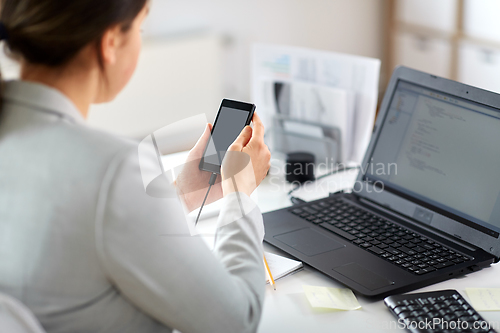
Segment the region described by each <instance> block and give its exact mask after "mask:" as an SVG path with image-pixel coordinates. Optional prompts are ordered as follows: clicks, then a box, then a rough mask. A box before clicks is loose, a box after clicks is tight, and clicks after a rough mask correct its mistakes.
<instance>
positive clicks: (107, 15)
mask: <svg viewBox="0 0 500 333" xmlns="http://www.w3.org/2000/svg"><path fill="white" fill-rule="evenodd" d="M147 1H148V0H1V2H0V3H1V7H0V8H1V13H0V22H1V23H2V24H3V26H4V28H5V32H6V34H7V36H8V37H7V39H6V41H5V42H6V52H7V54H9V55H10V56H13V57H14V58H21V59H23V60H25V61H27V62H28V63H31V64H39V65H46V66H50V67H59V66H62V65H64V64H66V63H67V62H69V61H70V60H71V59H72V58H73V57H74V56H76V54H77V53H78V52H79V51H80V50H82V49H83V48H84V47H85V46H86V45H88V44H89V43H96V47H97V50H100V42H101V40H102V37H103V35H104V33H105V32H106V30H107V29H109V28H110V27H112V26H116V25H121V28H122V30H123V31H124V32H125V31H127V30H128V29H130V27H131V25H132V22H133V21H134V19H135V18H136V17H137V15H138V14H139V13H140V12H141V10H142V9H143V8H144V6H145V5H146V3H147ZM97 56H98V60H99V64H100V65H101V66H102V58H101V53H100V52H98V55H97Z"/></svg>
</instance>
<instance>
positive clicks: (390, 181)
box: [355, 67, 500, 257]
mask: <svg viewBox="0 0 500 333" xmlns="http://www.w3.org/2000/svg"><path fill="white" fill-rule="evenodd" d="M355 192H356V193H357V194H358V195H360V196H362V197H365V198H367V199H369V200H372V201H375V202H377V203H378V204H381V205H384V206H386V207H388V208H389V209H392V210H395V211H397V212H399V213H402V214H404V215H406V216H408V217H411V218H412V219H413V220H416V221H418V222H419V223H423V224H426V225H430V226H432V227H434V228H437V229H439V230H441V231H443V232H446V233H447V234H449V235H452V236H454V237H456V238H458V239H461V240H464V241H466V242H469V243H471V244H474V245H476V246H478V247H481V248H483V249H484V250H486V251H488V252H490V253H492V254H494V255H495V256H497V257H498V256H500V247H499V240H498V238H499V236H500V95H498V94H495V93H492V92H488V91H484V90H481V89H478V88H474V87H470V86H467V85H463V84H460V83H458V82H454V81H450V80H446V79H443V78H438V77H436V76H432V75H429V74H425V73H422V72H418V71H415V70H411V69H408V68H405V67H399V68H398V69H396V70H395V72H394V74H393V77H392V78H391V82H390V84H389V87H388V89H387V91H386V94H385V97H384V101H383V103H382V106H381V110H380V114H379V117H378V118H377V123H376V127H375V130H374V134H373V136H372V140H371V142H370V145H369V148H368V150H367V153H366V155H365V159H364V161H363V164H362V170H361V172H360V174H359V177H358V180H357V182H356V185H355Z"/></svg>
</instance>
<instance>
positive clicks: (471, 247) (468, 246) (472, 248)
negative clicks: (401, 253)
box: [357, 196, 480, 251]
mask: <svg viewBox="0 0 500 333" xmlns="http://www.w3.org/2000/svg"><path fill="white" fill-rule="evenodd" d="M357 198H358V199H359V201H361V202H362V203H364V204H366V205H369V206H370V207H373V208H375V209H378V210H380V211H383V212H384V213H386V214H389V215H392V216H394V217H395V218H398V219H400V220H403V221H405V222H407V223H409V224H411V225H414V226H417V227H419V228H421V229H425V230H427V231H429V232H431V233H435V234H438V235H439V236H440V237H442V238H445V239H446V240H449V241H450V242H453V243H455V244H457V245H459V246H462V247H465V248H466V249H468V250H470V251H476V250H478V249H480V248H479V247H476V246H475V245H472V244H470V243H467V242H464V241H461V240H459V239H456V238H455V237H452V236H450V235H448V234H447V233H444V232H442V231H439V230H437V229H435V228H432V227H428V226H426V225H425V224H421V223H420V222H416V221H414V220H412V219H410V218H408V217H407V216H405V215H402V214H400V213H397V212H395V211H393V210H391V209H388V208H386V207H384V206H382V205H379V204H377V203H375V202H373V201H371V200H368V199H365V198H363V197H360V196H357Z"/></svg>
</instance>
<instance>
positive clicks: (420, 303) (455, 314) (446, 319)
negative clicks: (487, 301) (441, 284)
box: [384, 290, 495, 333]
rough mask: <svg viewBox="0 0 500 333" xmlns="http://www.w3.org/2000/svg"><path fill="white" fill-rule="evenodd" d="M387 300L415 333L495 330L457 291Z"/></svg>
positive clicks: (400, 318) (418, 294)
mask: <svg viewBox="0 0 500 333" xmlns="http://www.w3.org/2000/svg"><path fill="white" fill-rule="evenodd" d="M384 302H385V305H386V306H387V307H388V308H389V309H390V310H391V312H392V313H393V314H394V315H395V316H396V317H397V318H398V322H399V321H400V320H401V321H404V323H405V324H406V325H405V326H406V328H408V329H409V330H410V331H411V332H488V333H490V332H491V333H493V332H495V331H494V330H493V329H491V327H489V323H488V322H486V321H485V320H484V319H483V318H482V317H481V316H480V315H479V314H478V313H477V312H476V310H474V308H473V307H472V306H470V304H469V303H467V301H466V300H465V299H464V298H463V297H462V295H460V294H459V293H458V292H457V291H456V290H440V291H433V292H426V293H416V294H406V295H396V296H389V297H387V298H386V299H385V300H384Z"/></svg>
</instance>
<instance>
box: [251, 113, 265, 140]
mask: <svg viewBox="0 0 500 333" xmlns="http://www.w3.org/2000/svg"><path fill="white" fill-rule="evenodd" d="M252 122H253V131H254V137H256V138H262V139H264V124H262V120H260V117H259V115H258V114H257V112H255V113H254V114H253V118H252Z"/></svg>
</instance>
